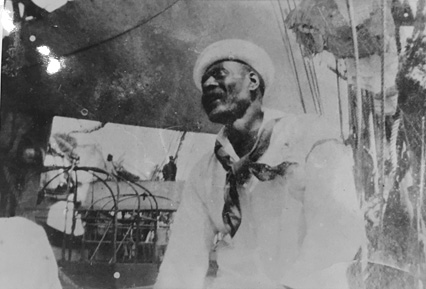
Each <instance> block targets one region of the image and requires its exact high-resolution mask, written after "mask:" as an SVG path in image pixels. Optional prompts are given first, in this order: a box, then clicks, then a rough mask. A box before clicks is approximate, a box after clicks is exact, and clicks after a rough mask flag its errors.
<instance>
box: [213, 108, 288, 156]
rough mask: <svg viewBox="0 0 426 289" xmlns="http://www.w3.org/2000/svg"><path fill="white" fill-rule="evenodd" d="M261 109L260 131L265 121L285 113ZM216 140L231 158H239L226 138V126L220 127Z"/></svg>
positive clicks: (280, 116)
mask: <svg viewBox="0 0 426 289" xmlns="http://www.w3.org/2000/svg"><path fill="white" fill-rule="evenodd" d="M262 110H263V121H262V125H261V127H260V130H259V131H261V130H262V129H263V127H264V126H265V124H266V123H268V122H269V121H270V120H273V119H277V118H282V117H283V116H284V115H285V113H284V112H282V111H279V110H275V109H270V108H262ZM216 140H217V141H218V142H220V143H221V144H222V146H223V148H224V149H225V151H226V152H227V153H228V154H229V155H230V156H231V158H232V159H233V160H239V159H240V157H239V156H238V155H237V153H236V152H235V150H234V148H233V147H232V145H231V142H230V141H229V139H228V136H227V131H226V127H222V129H221V130H220V131H219V133H218V135H217V137H216Z"/></svg>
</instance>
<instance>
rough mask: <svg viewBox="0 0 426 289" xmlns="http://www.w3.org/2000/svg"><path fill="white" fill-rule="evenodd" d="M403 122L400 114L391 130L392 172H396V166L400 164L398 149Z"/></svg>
mask: <svg viewBox="0 0 426 289" xmlns="http://www.w3.org/2000/svg"><path fill="white" fill-rule="evenodd" d="M400 124H401V118H400V117H399V115H398V116H397V118H396V119H395V121H394V122H393V125H392V131H391V139H390V159H391V162H392V173H391V174H394V173H395V171H396V167H397V166H398V149H397V144H396V142H397V139H398V134H399V126H400Z"/></svg>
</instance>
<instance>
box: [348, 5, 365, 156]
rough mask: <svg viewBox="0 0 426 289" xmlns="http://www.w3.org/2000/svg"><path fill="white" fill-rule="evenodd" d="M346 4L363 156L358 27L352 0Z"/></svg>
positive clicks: (359, 145) (360, 150) (359, 142)
mask: <svg viewBox="0 0 426 289" xmlns="http://www.w3.org/2000/svg"><path fill="white" fill-rule="evenodd" d="M346 4H347V6H348V10H349V22H350V25H351V30H352V38H353V45H354V55H355V77H356V80H355V82H356V84H355V89H356V100H357V102H356V106H357V107H356V108H357V131H356V136H357V152H358V153H357V154H358V157H360V156H361V152H362V98H361V87H360V85H359V50H358V37H357V33H356V27H355V13H354V7H353V2H352V0H346ZM358 157H357V159H358V160H361V158H358Z"/></svg>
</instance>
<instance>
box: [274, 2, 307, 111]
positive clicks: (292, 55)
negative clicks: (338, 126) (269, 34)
mask: <svg viewBox="0 0 426 289" xmlns="http://www.w3.org/2000/svg"><path fill="white" fill-rule="evenodd" d="M277 2H278V5H279V8H280V9H279V10H280V14H281V19H282V21H283V25H284V31H285V35H286V38H287V40H289V39H290V37H289V36H288V31H287V27H286V26H285V18H284V13H283V9H282V7H281V2H280V0H277ZM271 3H272V2H271ZM274 12H275V9H274ZM277 20H278V19H277ZM278 26H279V27H281V26H280V25H278ZM280 31H281V28H280ZM281 38H282V40H283V42H284V46H285V44H286V43H285V40H284V37H283V35H282V32H281ZM288 47H289V49H290V55H291V59H292V64H293V68H294V74H295V76H296V81H297V86H298V90H299V96H300V102H301V104H302V109H303V112H304V113H306V106H305V101H304V99H303V93H302V88H301V85H300V79H299V73H298V71H297V67H296V60H295V59H294V53H293V49H292V47H291V43H290V41H288Z"/></svg>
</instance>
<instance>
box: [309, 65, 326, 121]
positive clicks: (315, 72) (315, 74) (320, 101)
mask: <svg viewBox="0 0 426 289" xmlns="http://www.w3.org/2000/svg"><path fill="white" fill-rule="evenodd" d="M311 63H312V69H313V72H314V85H315V86H316V89H317V93H318V104H319V107H320V112H321V114H322V113H323V112H324V109H323V105H322V97H321V91H320V88H319V83H318V76H317V70H316V68H315V61H314V59H313V57H311Z"/></svg>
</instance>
